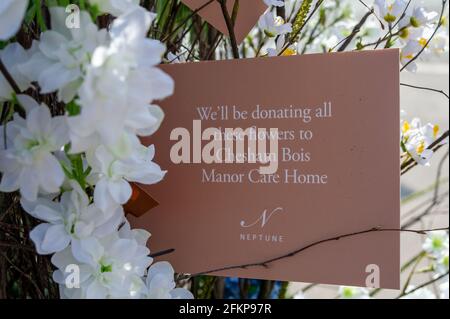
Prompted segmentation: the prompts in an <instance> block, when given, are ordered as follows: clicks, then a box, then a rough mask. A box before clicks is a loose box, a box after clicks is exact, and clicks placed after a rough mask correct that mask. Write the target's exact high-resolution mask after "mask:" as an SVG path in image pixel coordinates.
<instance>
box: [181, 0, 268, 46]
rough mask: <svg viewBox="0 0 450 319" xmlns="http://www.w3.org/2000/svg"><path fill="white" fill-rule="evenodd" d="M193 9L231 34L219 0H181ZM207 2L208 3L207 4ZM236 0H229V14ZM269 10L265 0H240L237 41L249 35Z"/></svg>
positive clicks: (216, 26)
mask: <svg viewBox="0 0 450 319" xmlns="http://www.w3.org/2000/svg"><path fill="white" fill-rule="evenodd" d="M181 1H182V2H183V3H184V4H186V5H187V6H188V7H189V8H190V9H191V10H193V11H196V10H198V9H200V8H201V9H200V10H199V11H198V14H199V15H200V16H201V17H202V18H203V19H205V20H206V21H207V22H208V23H209V24H211V25H212V26H213V27H214V28H216V29H217V30H219V31H220V32H222V33H223V34H225V35H229V32H228V28H227V24H226V22H225V18H224V15H223V11H222V9H221V6H220V4H219V3H218V2H217V1H215V0H214V1H213V2H211V3H210V4H208V3H209V2H210V0H181ZM205 4H207V5H206V6H205ZM234 4H235V0H228V1H227V7H228V11H229V15H230V16H231V15H232V12H233V7H234ZM266 10H267V5H266V4H265V3H264V1H263V0H240V1H239V10H238V14H237V16H236V21H235V26H234V32H235V35H236V41H237V42H238V43H241V42H242V41H243V40H244V39H245V37H246V36H247V35H248V33H249V32H250V30H251V29H252V28H253V27H254V26H255V25H256V23H257V22H258V19H259V17H260V16H261V15H262V14H263V13H264V11H266Z"/></svg>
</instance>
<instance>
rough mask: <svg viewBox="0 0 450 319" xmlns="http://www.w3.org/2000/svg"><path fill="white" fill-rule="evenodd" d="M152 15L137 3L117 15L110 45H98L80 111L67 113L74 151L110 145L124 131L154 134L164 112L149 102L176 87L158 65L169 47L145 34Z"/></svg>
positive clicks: (167, 93)
mask: <svg viewBox="0 0 450 319" xmlns="http://www.w3.org/2000/svg"><path fill="white" fill-rule="evenodd" d="M151 21H152V15H151V14H150V13H148V12H146V11H145V10H144V9H142V8H139V9H135V10H133V11H130V12H129V13H127V14H126V15H124V16H121V17H119V18H117V19H116V20H115V21H114V23H113V26H112V28H111V34H112V41H111V43H110V45H109V46H108V47H103V46H100V47H98V48H97V49H96V50H95V52H94V54H93V58H92V64H91V65H90V66H89V68H88V70H87V75H86V79H85V81H84V83H83V85H82V87H81V89H80V92H79V95H80V100H79V103H80V104H81V114H80V115H78V116H73V117H70V118H69V119H68V123H69V126H70V129H71V142H72V152H82V151H86V150H88V149H90V148H93V147H95V146H96V145H98V144H99V143H101V144H106V145H111V144H114V143H116V142H117V140H118V139H119V138H120V136H121V135H122V134H123V132H124V131H129V132H133V133H135V134H138V135H143V136H147V135H151V134H153V132H154V131H155V130H156V129H157V128H158V127H159V125H160V123H161V121H162V119H163V112H162V110H161V109H160V108H159V107H158V106H156V105H151V104H149V103H151V102H152V101H154V100H161V99H163V98H165V97H167V96H169V95H171V94H172V93H173V89H174V84H173V80H172V79H171V78H170V77H169V76H168V75H167V74H165V73H164V72H162V71H161V70H160V69H159V68H157V67H156V65H157V64H159V63H160V62H161V58H162V55H163V53H164V51H165V47H164V45H162V44H161V43H160V42H159V41H156V40H150V39H148V38H146V34H147V30H148V28H149V27H150V23H151Z"/></svg>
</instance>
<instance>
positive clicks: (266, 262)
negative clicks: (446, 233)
mask: <svg viewBox="0 0 450 319" xmlns="http://www.w3.org/2000/svg"><path fill="white" fill-rule="evenodd" d="M442 230H449V228H448V227H445V228H434V229H423V230H413V229H398V228H379V227H375V228H371V229H367V230H362V231H358V232H353V233H349V234H344V235H338V236H334V237H330V238H326V239H322V240H319V241H316V242H314V243H311V244H308V245H306V246H303V247H301V248H299V249H296V250H294V251H291V252H289V253H286V254H283V255H281V256H277V257H274V258H270V259H266V260H263V261H259V262H253V263H247V264H239V265H231V266H225V267H219V268H216V269H211V270H206V271H202V272H199V273H196V274H189V275H185V276H184V277H182V278H181V279H189V278H192V277H195V276H202V275H207V274H211V273H216V272H220V271H225V270H232V269H247V268H251V267H264V268H268V266H269V264H271V263H273V262H276V261H279V260H282V259H286V258H289V257H293V256H296V255H298V254H300V253H302V252H304V251H306V250H308V249H310V248H312V247H315V246H319V245H321V244H324V243H327V242H332V241H337V240H341V239H344V238H348V237H355V236H358V235H364V234H368V233H375V232H403V233H413V234H419V235H425V234H427V233H429V232H434V231H442Z"/></svg>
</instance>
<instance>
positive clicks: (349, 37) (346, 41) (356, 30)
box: [337, 9, 374, 52]
mask: <svg viewBox="0 0 450 319" xmlns="http://www.w3.org/2000/svg"><path fill="white" fill-rule="evenodd" d="M373 12H374V10H373V9H371V10H370V11H368V12H367V13H366V14H365V15H364V16H363V17H362V19H361V21H359V23H358V24H357V25H355V27H354V28H353V30H352V33H350V35H349V36H348V37H347V38H346V39H345V41H344V43H342V45H341V46H340V48H339V49H338V50H337V52H342V51H344V50H345V49H346V48H347V47H348V45H349V44H350V43H351V42H352V41H353V39H354V38H355V36H356V35H357V34H358V33H359V31H361V28H362V26H363V25H364V24H365V23H366V21H367V19H368V18H369V17H370V16H371V15H372V14H373Z"/></svg>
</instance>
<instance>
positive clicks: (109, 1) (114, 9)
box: [88, 0, 139, 17]
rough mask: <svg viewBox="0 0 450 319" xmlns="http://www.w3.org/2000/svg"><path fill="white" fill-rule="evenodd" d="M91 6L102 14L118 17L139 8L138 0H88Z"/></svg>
mask: <svg viewBox="0 0 450 319" xmlns="http://www.w3.org/2000/svg"><path fill="white" fill-rule="evenodd" d="M88 1H89V3H91V4H92V5H93V6H97V8H98V10H100V11H101V12H104V13H110V14H112V15H113V16H116V17H118V16H120V15H122V14H124V13H126V12H128V11H130V10H133V9H134V8H136V7H138V6H139V0H88Z"/></svg>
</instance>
